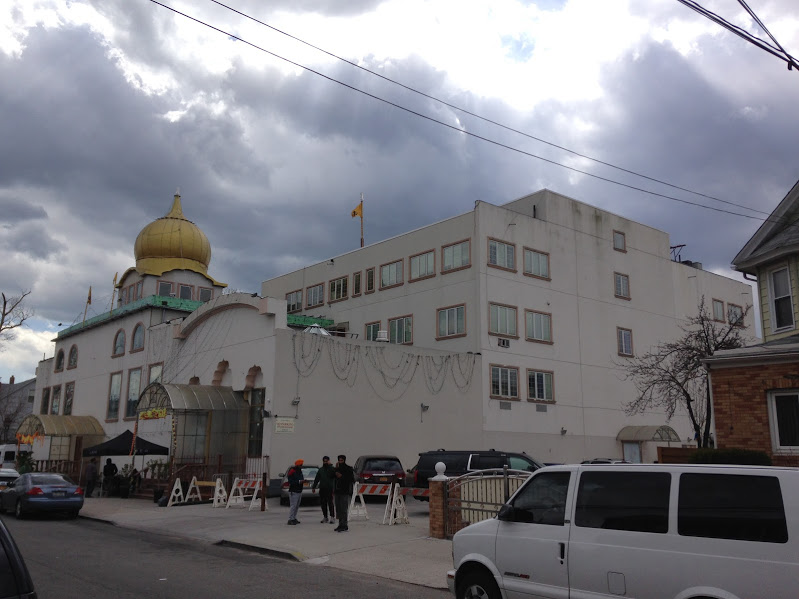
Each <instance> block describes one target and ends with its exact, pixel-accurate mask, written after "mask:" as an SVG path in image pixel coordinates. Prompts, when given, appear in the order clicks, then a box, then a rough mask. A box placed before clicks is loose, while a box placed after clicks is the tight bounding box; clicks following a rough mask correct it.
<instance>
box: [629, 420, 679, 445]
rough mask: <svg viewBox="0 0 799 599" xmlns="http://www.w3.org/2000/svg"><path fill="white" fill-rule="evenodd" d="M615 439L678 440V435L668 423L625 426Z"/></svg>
mask: <svg viewBox="0 0 799 599" xmlns="http://www.w3.org/2000/svg"><path fill="white" fill-rule="evenodd" d="M616 440H617V441H661V442H679V441H680V436H679V435H678V434H677V431H675V430H674V429H673V428H671V427H670V426H668V425H665V424H663V425H661V426H625V427H624V428H623V429H621V430H620V431H619V434H618V435H616Z"/></svg>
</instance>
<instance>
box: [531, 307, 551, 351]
mask: <svg viewBox="0 0 799 599" xmlns="http://www.w3.org/2000/svg"><path fill="white" fill-rule="evenodd" d="M524 316H525V320H526V327H525V328H526V330H527V340H528V341H541V342H543V343H552V315H551V314H547V313H546V312H535V311H532V310H525V313H524Z"/></svg>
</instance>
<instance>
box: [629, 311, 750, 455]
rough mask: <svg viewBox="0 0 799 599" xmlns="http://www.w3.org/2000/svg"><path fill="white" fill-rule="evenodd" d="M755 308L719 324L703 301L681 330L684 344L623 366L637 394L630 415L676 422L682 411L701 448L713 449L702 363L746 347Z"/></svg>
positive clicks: (707, 384)
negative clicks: (746, 323) (653, 412)
mask: <svg viewBox="0 0 799 599" xmlns="http://www.w3.org/2000/svg"><path fill="white" fill-rule="evenodd" d="M751 308H752V307H751V306H747V307H746V308H745V309H744V310H743V312H742V313H741V314H738V313H735V312H732V311H731V312H730V313H728V314H727V318H726V322H719V321H716V320H714V319H713V316H712V315H711V314H709V313H708V311H707V308H706V307H705V298H704V296H703V297H702V299H701V301H700V302H699V313H698V315H697V316H692V317H691V318H689V319H688V323H687V324H686V325H684V326H681V327H680V328H681V330H682V331H683V335H682V336H681V337H680V338H679V339H676V340H675V341H669V342H665V343H659V344H658V345H657V346H655V347H654V348H653V349H652V350H650V351H649V352H648V353H645V354H643V355H641V356H638V357H636V358H633V359H632V360H629V361H626V362H624V363H620V364H618V366H619V367H620V368H621V369H622V370H623V371H624V373H625V377H624V378H625V380H632V381H633V382H634V383H635V388H636V389H637V391H638V394H637V397H636V398H635V399H634V400H632V401H630V402H628V403H626V404H625V405H624V411H625V413H626V414H627V415H632V414H640V413H642V412H645V411H647V410H649V409H652V408H659V409H662V410H665V412H666V416H667V417H668V419H671V418H672V417H673V416H674V413H675V412H676V411H677V409H678V408H683V409H684V410H685V411H686V413H687V414H688V418H689V419H690V420H691V425H692V426H693V429H694V433H695V438H696V440H697V447H709V446H710V420H711V414H712V406H711V403H710V381H709V379H708V376H707V370H706V369H705V366H704V364H702V359H703V358H706V357H708V356H712V355H713V354H715V353H716V352H717V351H719V350H724V349H735V348H737V347H743V346H744V345H745V344H746V341H748V339H746V338H745V337H744V335H743V331H744V329H743V327H741V326H740V323H741V322H743V319H744V317H745V316H746V315H747V314H748V313H749V311H750V310H751Z"/></svg>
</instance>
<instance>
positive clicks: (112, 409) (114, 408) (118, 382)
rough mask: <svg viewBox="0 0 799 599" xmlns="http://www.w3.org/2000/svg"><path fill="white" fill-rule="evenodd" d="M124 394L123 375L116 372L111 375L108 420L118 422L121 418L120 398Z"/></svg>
mask: <svg viewBox="0 0 799 599" xmlns="http://www.w3.org/2000/svg"><path fill="white" fill-rule="evenodd" d="M121 392H122V373H121V372H115V373H114V374H112V375H111V381H110V383H109V386H108V414H107V415H106V419H108V420H116V419H117V418H119V396H120V393H121Z"/></svg>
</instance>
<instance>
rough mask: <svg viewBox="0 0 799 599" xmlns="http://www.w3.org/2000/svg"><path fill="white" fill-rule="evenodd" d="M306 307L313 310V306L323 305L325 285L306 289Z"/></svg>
mask: <svg viewBox="0 0 799 599" xmlns="http://www.w3.org/2000/svg"><path fill="white" fill-rule="evenodd" d="M305 297H306V301H307V302H308V304H307V307H308V308H313V307H314V306H321V305H322V304H324V303H325V284H324V283H319V284H318V285H314V286H313V287H308V289H307V290H306V294H305Z"/></svg>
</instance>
